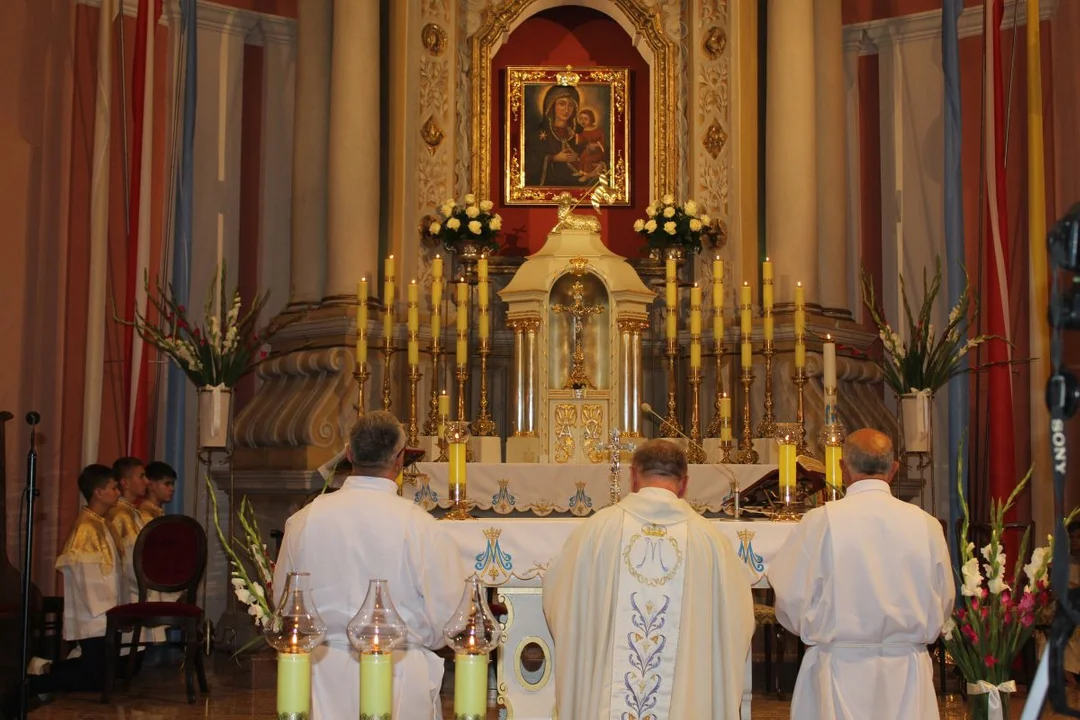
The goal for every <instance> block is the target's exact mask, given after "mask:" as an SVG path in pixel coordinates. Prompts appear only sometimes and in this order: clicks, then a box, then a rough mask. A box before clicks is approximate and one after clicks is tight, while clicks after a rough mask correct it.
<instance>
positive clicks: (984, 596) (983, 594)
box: [982, 588, 990, 600]
mask: <svg viewBox="0 0 1080 720" xmlns="http://www.w3.org/2000/svg"><path fill="white" fill-rule="evenodd" d="M989 595H990V591H989V590H987V589H986V588H983V589H982V596H983V600H985V599H986V598H987V597H989Z"/></svg>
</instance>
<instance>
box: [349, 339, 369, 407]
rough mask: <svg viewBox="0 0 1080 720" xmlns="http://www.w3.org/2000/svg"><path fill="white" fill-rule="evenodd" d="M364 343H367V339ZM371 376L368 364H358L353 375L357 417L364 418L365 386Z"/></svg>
mask: <svg viewBox="0 0 1080 720" xmlns="http://www.w3.org/2000/svg"><path fill="white" fill-rule="evenodd" d="M363 342H367V338H366V337H365V338H364V339H363ZM370 375H371V373H370V372H369V371H368V366H367V363H366V362H362V363H357V365H356V370H354V371H353V374H352V376H353V379H354V380H356V417H363V416H364V386H365V385H367V379H368V377H370Z"/></svg>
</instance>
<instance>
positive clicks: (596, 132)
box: [574, 108, 607, 179]
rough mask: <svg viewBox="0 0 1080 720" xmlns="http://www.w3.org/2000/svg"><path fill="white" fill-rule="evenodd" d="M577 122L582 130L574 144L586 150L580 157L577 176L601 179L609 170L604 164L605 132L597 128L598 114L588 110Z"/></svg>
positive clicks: (584, 111) (580, 114)
mask: <svg viewBox="0 0 1080 720" xmlns="http://www.w3.org/2000/svg"><path fill="white" fill-rule="evenodd" d="M577 121H578V125H579V127H580V129H579V130H578V132H577V135H576V137H575V138H574V142H575V144H576V145H577V146H578V147H579V148H580V147H583V148H584V149H582V150H581V151H580V154H579V155H578V171H577V172H576V173H575V175H576V176H577V177H579V178H582V179H586V178H595V177H599V176H600V175H601V174H602V173H603V172H604V171H605V170H606V169H607V165H606V164H605V163H604V131H603V130H601V129H600V128H598V127H596V113H595V112H593V111H592V110H590V109H588V108H586V109H584V110H582V111H581V112H579V113H578V116H577Z"/></svg>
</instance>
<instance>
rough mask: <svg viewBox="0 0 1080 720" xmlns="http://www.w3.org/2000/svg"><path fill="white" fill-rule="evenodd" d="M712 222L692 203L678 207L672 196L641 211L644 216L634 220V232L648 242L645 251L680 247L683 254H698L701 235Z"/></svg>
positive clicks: (690, 201) (688, 202) (687, 202)
mask: <svg viewBox="0 0 1080 720" xmlns="http://www.w3.org/2000/svg"><path fill="white" fill-rule="evenodd" d="M710 223H712V220H711V219H710V218H709V216H708V215H707V214H705V213H703V212H701V208H700V207H698V204H697V203H696V202H694V201H693V200H687V201H686V202H685V203H684V204H682V205H680V204H678V203H676V202H675V197H674V196H673V195H664V196H663V197H662V198H660V201H659V202H657V201H655V200H654V201H653V202H651V203H649V206H648V207H646V208H645V217H644V218H642V219H639V220H636V221H634V231H635V232H637V233H638V234H639V235H643V236H644V237H645V239H646V240H648V241H649V248H650V249H653V250H661V249H663V248H669V247H682V248H683V249H684V250H685V251H687V252H691V253H693V252H700V251H701V235H702V231H703V230H706V229H707V228H708V227H709V225H710Z"/></svg>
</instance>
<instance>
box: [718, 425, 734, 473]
mask: <svg viewBox="0 0 1080 720" xmlns="http://www.w3.org/2000/svg"><path fill="white" fill-rule="evenodd" d="M734 447H735V441H734V440H733V439H732V435H731V418H730V417H722V418H720V451H721V452H722V453H723V455H722V456H721V457H720V462H721V463H722V464H724V465H731V464H732V463H734V462H735V461H734V460H733V459H732V457H731V451H732V449H734Z"/></svg>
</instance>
